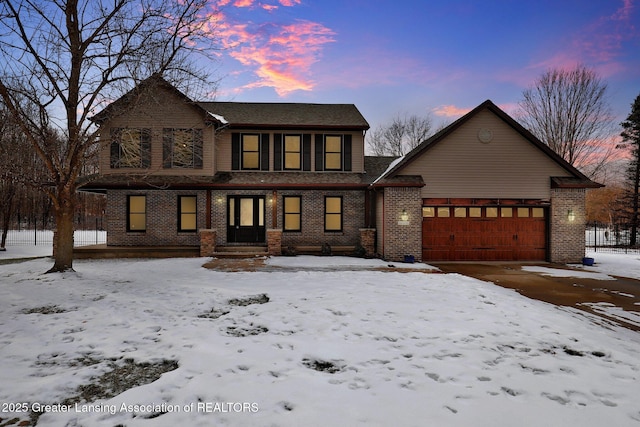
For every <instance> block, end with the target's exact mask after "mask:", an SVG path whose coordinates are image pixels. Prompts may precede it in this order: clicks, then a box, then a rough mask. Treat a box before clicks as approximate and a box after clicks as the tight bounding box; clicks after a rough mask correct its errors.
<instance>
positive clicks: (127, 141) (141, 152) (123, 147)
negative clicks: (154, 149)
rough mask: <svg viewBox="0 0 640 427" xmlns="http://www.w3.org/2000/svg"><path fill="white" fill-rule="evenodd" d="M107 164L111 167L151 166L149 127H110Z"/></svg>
mask: <svg viewBox="0 0 640 427" xmlns="http://www.w3.org/2000/svg"><path fill="white" fill-rule="evenodd" d="M109 164H110V167H111V168H113V169H119V168H148V167H149V166H151V129H147V128H112V129H111V146H110V161H109Z"/></svg>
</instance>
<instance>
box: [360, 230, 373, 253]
mask: <svg viewBox="0 0 640 427" xmlns="http://www.w3.org/2000/svg"><path fill="white" fill-rule="evenodd" d="M375 243H376V229H375V228H361V229H360V246H362V248H363V249H364V256H365V257H367V258H371V257H375V256H376V246H375Z"/></svg>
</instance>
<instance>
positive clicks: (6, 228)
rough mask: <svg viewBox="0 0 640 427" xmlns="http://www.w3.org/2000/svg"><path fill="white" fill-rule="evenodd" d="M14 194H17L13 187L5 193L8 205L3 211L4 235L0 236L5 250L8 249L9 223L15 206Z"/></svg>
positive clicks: (1, 248)
mask: <svg viewBox="0 0 640 427" xmlns="http://www.w3.org/2000/svg"><path fill="white" fill-rule="evenodd" d="M14 195H15V188H13V187H11V188H10V189H9V190H8V191H7V193H6V194H5V197H6V199H5V201H4V202H5V206H6V208H7V209H6V210H5V211H4V213H3V218H2V237H1V238H0V250H2V251H4V250H6V244H7V234H8V233H9V223H10V222H11V214H12V213H13V207H14V200H15V199H14Z"/></svg>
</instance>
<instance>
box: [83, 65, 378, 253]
mask: <svg viewBox="0 0 640 427" xmlns="http://www.w3.org/2000/svg"><path fill="white" fill-rule="evenodd" d="M93 120H94V122H95V123H97V124H98V125H99V126H100V139H101V153H100V154H101V155H100V177H99V179H98V180H96V181H93V182H91V183H90V184H88V185H87V186H86V187H85V188H86V189H87V190H89V189H90V190H92V191H103V192H105V193H106V195H107V200H108V201H107V212H106V216H107V244H108V245H110V246H159V245H172V246H198V245H200V244H201V236H202V234H203V232H201V230H206V231H209V233H207V234H208V235H209V238H211V231H212V230H215V231H214V236H213V239H214V242H213V245H214V246H215V247H218V248H219V247H224V246H241V245H252V246H266V245H267V240H268V239H267V235H268V234H269V233H268V230H276V231H275V232H274V233H272V234H273V235H272V239H271V240H272V243H273V242H275V243H273V245H277V246H278V249H277V250H276V252H278V251H279V249H280V247H284V248H285V249H286V248H288V247H302V248H305V247H306V248H313V249H319V248H320V246H321V245H323V244H325V243H326V244H329V245H330V246H332V247H334V248H336V247H337V248H340V247H346V248H349V249H350V250H352V249H353V248H354V247H355V246H357V245H358V244H359V242H360V234H361V231H360V229H361V228H364V227H365V226H366V225H367V216H366V215H367V211H366V209H365V199H366V198H367V193H368V192H367V188H368V185H369V183H370V181H371V179H370V177H369V176H368V175H367V174H366V173H365V165H364V161H365V156H364V135H365V132H366V130H367V129H368V128H369V124H368V123H367V121H366V120H365V119H364V117H363V116H362V115H361V114H360V112H359V111H358V109H357V108H356V107H355V106H354V105H348V104H293V103H244V102H193V101H192V100H190V99H189V98H188V97H186V96H185V95H184V94H182V93H181V92H179V91H178V90H177V89H175V88H174V87H173V86H171V85H170V84H169V83H167V82H166V81H165V80H164V79H162V78H161V77H159V76H153V77H151V78H149V79H148V80H146V81H145V82H143V83H142V84H141V85H139V86H138V87H137V88H135V89H134V90H133V91H131V92H130V93H128V94H127V95H125V96H123V97H122V98H120V99H119V100H117V101H115V102H113V103H112V104H110V105H109V106H108V107H107V108H105V109H104V110H103V111H101V112H100V113H99V114H97V115H96V116H95V117H94V118H93ZM206 231H205V233H206ZM273 239H276V240H273ZM273 245H272V246H273ZM274 247H275V246H274ZM272 252H273V251H272Z"/></svg>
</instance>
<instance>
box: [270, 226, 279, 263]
mask: <svg viewBox="0 0 640 427" xmlns="http://www.w3.org/2000/svg"><path fill="white" fill-rule="evenodd" d="M267 248H268V251H269V256H280V255H282V230H280V229H276V228H270V229H268V230H267Z"/></svg>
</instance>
